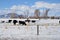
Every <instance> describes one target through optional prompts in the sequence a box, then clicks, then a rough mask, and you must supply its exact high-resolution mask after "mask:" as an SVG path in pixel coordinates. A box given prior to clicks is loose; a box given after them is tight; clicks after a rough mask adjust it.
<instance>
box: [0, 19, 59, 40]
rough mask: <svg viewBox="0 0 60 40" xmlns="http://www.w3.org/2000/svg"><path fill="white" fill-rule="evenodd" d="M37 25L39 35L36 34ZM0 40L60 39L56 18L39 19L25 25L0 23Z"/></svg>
mask: <svg viewBox="0 0 60 40" xmlns="http://www.w3.org/2000/svg"><path fill="white" fill-rule="evenodd" d="M37 25H39V35H37ZM0 40H60V24H59V20H58V19H40V20H36V23H31V22H30V23H29V24H28V25H27V26H23V25H19V24H17V25H13V24H12V23H0Z"/></svg>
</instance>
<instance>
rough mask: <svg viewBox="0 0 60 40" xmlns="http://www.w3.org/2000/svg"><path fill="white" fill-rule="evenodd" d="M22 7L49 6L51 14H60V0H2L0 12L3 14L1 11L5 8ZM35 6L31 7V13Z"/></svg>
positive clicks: (0, 0)
mask: <svg viewBox="0 0 60 40" xmlns="http://www.w3.org/2000/svg"><path fill="white" fill-rule="evenodd" d="M41 4H42V5H41ZM20 7H21V8H22V10H25V9H24V8H28V9H29V7H30V8H32V7H33V8H34V9H35V8H38V9H40V8H49V9H51V10H50V11H49V15H51V16H54V15H57V16H60V0H0V14H2V13H1V12H2V11H1V10H2V9H5V8H8V9H10V8H12V9H19V8H20ZM21 8H20V9H21ZM33 8H32V9H31V13H33V11H34V9H33ZM41 11H42V10H41ZM4 12H5V13H6V10H4ZM20 12H21V11H20ZM20 12H17V13H20ZM21 13H22V12H21ZM54 13H55V14H54ZM3 14H4V13H3Z"/></svg>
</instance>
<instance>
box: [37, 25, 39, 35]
mask: <svg viewBox="0 0 60 40" xmlns="http://www.w3.org/2000/svg"><path fill="white" fill-rule="evenodd" d="M37 35H39V25H37Z"/></svg>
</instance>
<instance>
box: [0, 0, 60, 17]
mask: <svg viewBox="0 0 60 40" xmlns="http://www.w3.org/2000/svg"><path fill="white" fill-rule="evenodd" d="M5 9H6V10H3V12H5V13H11V12H15V13H17V14H25V13H27V11H28V12H29V13H30V14H29V15H32V14H33V13H34V11H35V10H36V9H39V10H40V12H41V13H44V12H43V11H44V10H46V9H50V11H49V12H48V13H49V14H48V15H50V16H54V15H56V14H57V13H58V14H59V13H60V3H47V2H43V1H42V2H40V1H38V2H35V3H34V5H32V6H29V5H13V6H11V7H10V8H5ZM0 13H2V11H1V10H0Z"/></svg>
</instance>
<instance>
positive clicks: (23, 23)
mask: <svg viewBox="0 0 60 40" xmlns="http://www.w3.org/2000/svg"><path fill="white" fill-rule="evenodd" d="M11 22H12V23H13V24H14V25H16V24H17V23H19V24H20V25H27V23H26V22H28V23H30V22H32V23H35V22H36V20H25V21H21V20H19V21H18V20H8V22H6V23H11ZM1 23H5V21H2V22H1ZM59 24H60V21H59Z"/></svg>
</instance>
